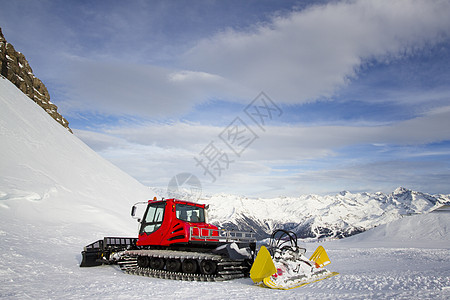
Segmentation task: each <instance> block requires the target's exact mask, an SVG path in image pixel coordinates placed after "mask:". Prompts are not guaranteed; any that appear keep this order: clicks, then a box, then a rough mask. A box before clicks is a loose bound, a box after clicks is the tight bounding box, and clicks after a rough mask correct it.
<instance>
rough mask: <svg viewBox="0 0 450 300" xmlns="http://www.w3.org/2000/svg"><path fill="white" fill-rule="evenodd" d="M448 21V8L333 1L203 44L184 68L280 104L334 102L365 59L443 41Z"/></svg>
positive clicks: (413, 3)
mask: <svg viewBox="0 0 450 300" xmlns="http://www.w3.org/2000/svg"><path fill="white" fill-rule="evenodd" d="M448 15H450V3H449V2H447V1H379V0H376V1H343V2H333V3H332V4H328V5H323V6H314V7H312V8H309V9H306V10H304V11H300V12H293V13H291V14H290V15H288V16H282V17H277V18H275V19H274V20H273V22H272V23H270V24H265V25H262V26H260V27H256V28H255V29H254V30H252V31H250V32H237V31H233V30H229V31H226V32H223V33H221V34H218V35H216V36H214V37H212V38H209V39H204V40H202V41H200V42H199V43H198V45H197V46H196V47H194V48H193V49H191V50H190V51H189V52H188V53H187V54H186V56H185V63H186V65H187V66H190V67H195V68H197V69H200V70H202V71H205V72H208V73H211V74H217V75H220V76H222V77H225V78H228V79H232V80H236V81H239V82H240V83H241V84H243V85H246V86H247V87H250V88H253V89H255V90H264V91H265V92H267V93H268V94H270V95H272V97H274V98H275V99H278V101H285V102H289V103H299V102H305V101H307V100H314V99H317V98H319V97H328V96H331V95H332V94H333V93H334V92H335V91H336V89H338V88H340V87H342V86H343V85H345V84H346V83H347V82H348V79H349V78H352V77H354V76H356V74H357V71H358V69H359V68H360V67H361V65H362V64H364V62H365V60H367V59H373V58H375V59H379V60H389V59H393V58H396V57H402V56H405V55H408V53H412V52H414V51H417V50H419V49H421V48H423V47H425V46H426V45H427V46H429V45H433V44H434V43H436V42H439V41H441V39H442V38H443V37H448V36H447V32H449V30H450V19H449V18H448Z"/></svg>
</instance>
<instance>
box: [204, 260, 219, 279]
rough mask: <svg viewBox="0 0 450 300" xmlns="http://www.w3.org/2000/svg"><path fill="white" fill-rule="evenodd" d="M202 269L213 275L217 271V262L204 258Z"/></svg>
mask: <svg viewBox="0 0 450 300" xmlns="http://www.w3.org/2000/svg"><path fill="white" fill-rule="evenodd" d="M200 270H201V271H202V273H203V274H205V275H212V274H214V273H216V270H217V264H216V263H215V262H214V261H212V260H202V262H201V263H200Z"/></svg>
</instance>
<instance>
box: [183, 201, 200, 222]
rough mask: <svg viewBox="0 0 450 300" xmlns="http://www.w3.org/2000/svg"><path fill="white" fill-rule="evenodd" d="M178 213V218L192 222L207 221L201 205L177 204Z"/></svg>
mask: <svg viewBox="0 0 450 300" xmlns="http://www.w3.org/2000/svg"><path fill="white" fill-rule="evenodd" d="M176 214H177V218H178V219H179V220H182V221H186V222H192V223H201V222H205V211H204V209H203V208H201V207H197V206H192V205H185V204H177V208H176Z"/></svg>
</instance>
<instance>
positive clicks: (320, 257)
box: [309, 246, 331, 268]
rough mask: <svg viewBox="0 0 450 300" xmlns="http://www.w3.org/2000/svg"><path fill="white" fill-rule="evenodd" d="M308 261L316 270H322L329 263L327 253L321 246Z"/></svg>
mask: <svg viewBox="0 0 450 300" xmlns="http://www.w3.org/2000/svg"><path fill="white" fill-rule="evenodd" d="M309 260H310V261H313V262H315V263H316V266H317V267H318V268H319V267H320V268H322V267H324V266H326V265H328V264H330V263H331V261H330V259H329V258H328V254H327V252H326V251H325V249H324V248H323V247H322V246H319V247H317V249H316V251H314V253H313V254H312V255H311V258H310V259H309Z"/></svg>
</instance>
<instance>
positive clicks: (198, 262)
mask: <svg viewBox="0 0 450 300" xmlns="http://www.w3.org/2000/svg"><path fill="white" fill-rule="evenodd" d="M118 264H119V266H120V268H121V269H122V270H123V271H124V272H125V273H127V274H133V275H141V276H148V277H155V278H162V279H173V280H185V281H224V280H231V279H236V278H242V277H246V276H248V273H249V270H250V266H251V262H249V261H248V260H231V259H229V258H226V257H224V256H221V255H218V254H212V253H201V252H188V251H175V250H156V249H155V250H127V251H125V252H123V254H122V255H121V258H120V260H119V261H118Z"/></svg>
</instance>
